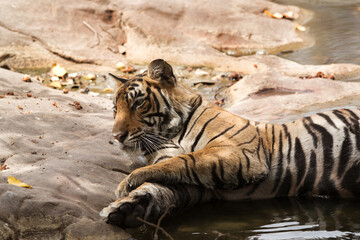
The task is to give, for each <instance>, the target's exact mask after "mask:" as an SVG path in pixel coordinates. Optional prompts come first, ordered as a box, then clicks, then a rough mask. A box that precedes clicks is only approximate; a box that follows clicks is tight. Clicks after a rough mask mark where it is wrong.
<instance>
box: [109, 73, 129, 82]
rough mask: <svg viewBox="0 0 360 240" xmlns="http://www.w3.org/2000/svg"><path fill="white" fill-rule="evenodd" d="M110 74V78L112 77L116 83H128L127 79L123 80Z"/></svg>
mask: <svg viewBox="0 0 360 240" xmlns="http://www.w3.org/2000/svg"><path fill="white" fill-rule="evenodd" d="M108 74H109V75H110V77H112V78H113V79H115V80H116V81H120V82H121V83H126V82H127V81H128V80H127V79H126V78H121V77H118V76H115V75H114V74H112V73H108Z"/></svg>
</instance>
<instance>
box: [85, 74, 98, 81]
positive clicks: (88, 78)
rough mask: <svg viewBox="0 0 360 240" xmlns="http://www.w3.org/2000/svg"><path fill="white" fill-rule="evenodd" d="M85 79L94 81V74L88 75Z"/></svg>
mask: <svg viewBox="0 0 360 240" xmlns="http://www.w3.org/2000/svg"><path fill="white" fill-rule="evenodd" d="M85 78H86V79H87V80H95V79H96V76H95V74H93V73H88V74H86V75H85Z"/></svg>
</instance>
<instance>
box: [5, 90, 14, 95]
mask: <svg viewBox="0 0 360 240" xmlns="http://www.w3.org/2000/svg"><path fill="white" fill-rule="evenodd" d="M6 95H9V96H13V95H15V93H14V92H13V91H9V92H6Z"/></svg>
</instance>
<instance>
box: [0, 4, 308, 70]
mask: <svg viewBox="0 0 360 240" xmlns="http://www.w3.org/2000/svg"><path fill="white" fill-rule="evenodd" d="M265 9H267V10H268V11H269V12H270V13H276V12H278V13H286V12H288V11H291V13H292V15H293V16H292V18H293V20H289V19H275V18H271V17H270V16H268V15H267V14H266V13H264V10H265ZM310 17H311V13H310V12H309V11H306V10H304V9H301V8H298V7H295V6H283V5H279V4H276V3H272V2H268V1H264V0H256V1H251V2H249V1H245V0H243V1H236V0H231V1H227V4H224V3H223V1H220V0H216V1H208V0H202V1H191V0H186V1H165V0H161V1H143V0H138V1H133V0H124V1H120V2H119V1H115V0H109V1H94V0H91V1H85V0H79V1H70V0H61V1H53V2H48V1H44V0H34V1H31V2H29V1H26V0H19V1H16V2H13V1H6V2H4V3H3V4H2V6H1V9H0V34H1V36H2V37H1V39H0V66H5V67H7V68H13V69H17V68H33V67H49V66H51V65H52V64H53V63H54V62H57V63H60V64H62V65H64V66H65V67H67V68H69V67H70V66H71V68H72V69H73V70H77V69H82V70H83V69H86V68H89V64H90V65H92V68H93V69H94V68H98V69H99V70H102V69H103V68H101V67H100V65H101V66H104V65H105V66H112V67H114V66H115V63H116V62H118V61H120V60H121V61H131V62H133V63H148V62H150V61H151V60H153V59H155V58H164V59H166V60H168V61H170V62H172V63H175V64H181V65H195V66H208V67H209V66H210V67H215V66H216V67H222V68H225V67H226V66H227V65H228V64H229V63H233V62H236V61H237V58H235V57H232V56H239V55H244V54H252V53H255V52H258V53H261V54H264V53H265V54H266V53H270V54H271V53H277V52H280V51H286V50H293V49H298V48H301V47H304V46H307V45H309V44H311V42H312V40H311V39H310V37H309V36H308V35H307V34H306V33H304V32H301V31H298V30H296V24H297V23H304V22H306V21H307V20H308V19H309V18H310ZM124 54H126V58H125V55H124ZM226 54H227V55H226ZM228 55H230V56H228Z"/></svg>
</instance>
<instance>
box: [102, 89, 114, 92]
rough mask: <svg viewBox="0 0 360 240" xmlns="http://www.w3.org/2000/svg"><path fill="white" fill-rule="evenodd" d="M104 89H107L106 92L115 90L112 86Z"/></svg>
mask: <svg viewBox="0 0 360 240" xmlns="http://www.w3.org/2000/svg"><path fill="white" fill-rule="evenodd" d="M104 91H105V92H113V91H114V89H112V88H105V89H104Z"/></svg>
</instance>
